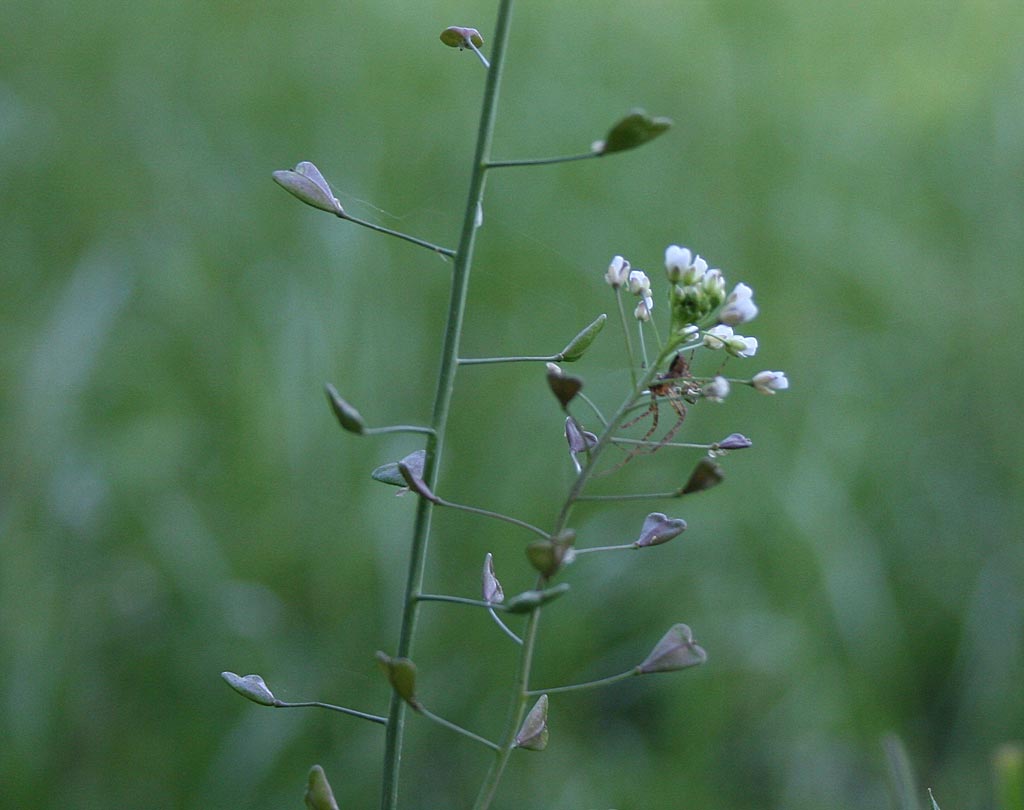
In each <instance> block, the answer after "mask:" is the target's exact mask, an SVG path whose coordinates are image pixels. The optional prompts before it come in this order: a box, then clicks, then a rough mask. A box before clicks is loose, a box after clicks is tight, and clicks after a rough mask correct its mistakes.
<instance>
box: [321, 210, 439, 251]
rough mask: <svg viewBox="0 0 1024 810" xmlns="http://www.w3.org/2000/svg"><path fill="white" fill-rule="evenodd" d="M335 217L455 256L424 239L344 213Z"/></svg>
mask: <svg viewBox="0 0 1024 810" xmlns="http://www.w3.org/2000/svg"><path fill="white" fill-rule="evenodd" d="M337 216H338V218H339V219H344V220H348V221H349V222H352V223H354V224H356V225H362V226H363V227H364V228H369V229H370V230H371V231H377V232H378V233H384V234H387V235H388V236H394V237H395V238H396V239H404V240H405V241H406V242H412V243H413V244H414V245H419V246H420V247H425V248H427V250H432V251H434V253H440V254H441V255H442V256H449V257H451V256H454V255H455V251H454V250H452V249H451V248H446V247H441V246H440V245H435V244H434V243H433V242H428V241H427V240H426V239H420V238H418V237H416V236H410V235H409V234H407V233H402V232H401V231H393V230H391V228H385V227H384V226H383V225H374V224H373V223H372V222H367V221H366V220H365V219H360V218H359V217H354V216H352V215H351V214H349V213H348V212H346V211H342V212H341V213H340V214H338V215H337Z"/></svg>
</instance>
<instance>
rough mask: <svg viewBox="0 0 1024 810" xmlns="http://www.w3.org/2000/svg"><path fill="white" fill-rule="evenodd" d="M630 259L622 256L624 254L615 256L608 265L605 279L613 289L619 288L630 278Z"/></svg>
mask: <svg viewBox="0 0 1024 810" xmlns="http://www.w3.org/2000/svg"><path fill="white" fill-rule="evenodd" d="M629 269H630V266H629V261H628V260H627V259H624V258H622V256H614V257H613V258H612V261H611V264H609V265H608V272H606V273H605V274H604V280H605V281H607V282H608V283H609V284H610V285H611V286H612V289H613V290H617V289H619V287H621V286H622V285H623V284H625V283H626V280H627V279H628V278H629Z"/></svg>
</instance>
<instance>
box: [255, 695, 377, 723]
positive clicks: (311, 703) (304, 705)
mask: <svg viewBox="0 0 1024 810" xmlns="http://www.w3.org/2000/svg"><path fill="white" fill-rule="evenodd" d="M274 708H275V709H309V708H315V709H330V710H331V711H332V712H341V713H342V714H347V715H349V717H358V718H360V719H362V720H369V721H370V722H371V723H380V724H381V725H382V726H386V725H387V724H388V719H387V718H386V717H378V716H377V715H376V714H367V713H366V712H360V711H356V710H355V709H349V708H346V707H345V706H335V705H334V704H332V703H321V702H320V701H319V700H306V701H303V702H301V703H285V701H283V700H275V701H274Z"/></svg>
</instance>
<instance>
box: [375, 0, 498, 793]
mask: <svg viewBox="0 0 1024 810" xmlns="http://www.w3.org/2000/svg"><path fill="white" fill-rule="evenodd" d="M511 12H512V0H501V2H500V4H499V6H498V18H497V22H496V24H495V31H494V50H493V52H492V54H491V67H490V69H489V70H488V71H487V81H486V84H485V86H484V98H483V105H482V109H481V112H480V125H479V128H478V131H477V141H476V150H475V153H474V155H473V173H472V175H471V177H470V181H469V191H468V193H467V195H466V207H465V210H464V212H463V217H462V233H461V236H460V238H459V247H458V249H457V250H456V251H455V267H454V269H453V271H452V281H451V293H450V297H449V302H448V318H447V322H446V324H445V333H444V346H443V348H442V351H441V367H440V369H439V371H438V377H437V389H436V392H435V395H434V410H433V417H432V420H431V425H430V426H431V427H432V428H433V430H434V433H433V434H432V435H428V436H427V441H426V448H425V449H426V458H425V461H424V466H423V480H424V482H425V483H426V484H427V486H428V487H431V488H433V486H434V484H435V483H436V481H437V471H438V467H439V465H440V461H441V454H442V451H443V449H444V440H445V436H446V431H445V429H446V427H447V424H448V414H449V411H450V408H451V401H452V393H453V391H454V387H455V372H456V370H457V367H458V357H459V343H460V340H461V337H462V321H463V317H464V315H465V310H466V294H467V290H468V289H469V273H470V268H471V266H472V263H473V246H474V241H475V238H476V215H477V207H478V206H479V205H480V204H481V200H482V198H483V191H484V179H485V175H486V171H485V167H486V165H487V161H488V159H489V156H490V150H491V139H492V136H493V133H494V117H495V112H496V111H497V106H498V89H499V86H500V83H501V74H502V69H503V66H504V61H505V58H504V57H505V48H506V45H507V43H508V27H509V18H510V17H511ZM433 507H434V505H433V504H432V503H431V502H430V501H428V500H427V499H425V498H420V499H419V501H418V504H417V508H416V523H415V527H414V529H413V538H412V547H411V549H410V554H409V573H408V578H407V580H406V585H405V597H404V604H403V609H402V626H401V630H400V633H399V639H398V656H399V657H406V658H408V657H410V655H411V652H412V646H413V639H414V636H415V632H416V619H417V616H418V608H419V605H420V602H419V600H418V599H417V598H416V595H417V594H418V593H419V592H420V589H421V586H422V583H423V571H424V568H425V565H426V558H427V540H428V537H429V535H430V518H431V515H432V514H433ZM405 716H406V704H405V701H404V700H402V699H401V698H400V697H399V696H398V695H397V694H393V695H392V696H391V708H390V712H389V714H388V726H387V734H386V735H385V741H384V768H383V774H382V777H381V802H380V806H381V810H396V808H397V806H398V782H399V772H400V765H401V759H402V743H403V741H404V737H405Z"/></svg>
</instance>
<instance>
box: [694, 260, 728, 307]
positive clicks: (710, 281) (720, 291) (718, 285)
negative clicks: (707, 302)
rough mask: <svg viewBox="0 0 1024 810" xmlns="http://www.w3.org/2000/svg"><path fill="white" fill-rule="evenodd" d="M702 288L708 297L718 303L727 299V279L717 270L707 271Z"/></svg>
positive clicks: (701, 282)
mask: <svg viewBox="0 0 1024 810" xmlns="http://www.w3.org/2000/svg"><path fill="white" fill-rule="evenodd" d="M700 286H701V288H702V289H703V291H704V292H705V293H706V294H707V295H709V296H711V297H712V298H715V299H717V300H718V301H721V300H722V299H723V298H725V277H724V276H723V275H722V271H721V270H719V269H717V268H715V269H712V270H707V271H705V273H704V275H703V277H702V278H701V280H700Z"/></svg>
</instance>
